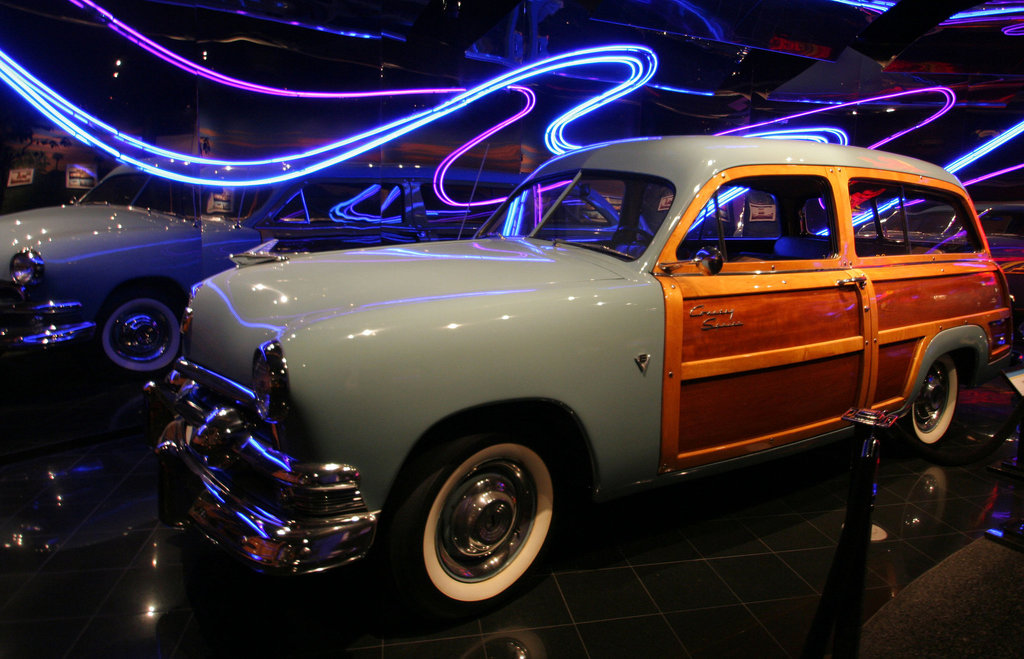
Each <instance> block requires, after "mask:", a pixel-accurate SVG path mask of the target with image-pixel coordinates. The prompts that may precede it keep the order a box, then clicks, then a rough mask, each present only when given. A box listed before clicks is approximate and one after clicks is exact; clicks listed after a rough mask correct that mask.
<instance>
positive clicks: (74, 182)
mask: <svg viewBox="0 0 1024 659" xmlns="http://www.w3.org/2000/svg"><path fill="white" fill-rule="evenodd" d="M65 180H66V181H67V182H66V185H67V187H68V188H69V189H71V190H89V189H91V188H92V187H93V186H95V185H96V168H95V167H89V166H88V165H68V170H67V175H66V177H65Z"/></svg>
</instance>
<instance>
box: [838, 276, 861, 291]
mask: <svg viewBox="0 0 1024 659" xmlns="http://www.w3.org/2000/svg"><path fill="white" fill-rule="evenodd" d="M854 285H856V286H857V287H859V288H860V289H861V290H863V289H864V287H865V286H867V285H868V277H867V275H857V276H856V277H850V278H849V279H840V280H838V281H836V286H840V287H842V286H854Z"/></svg>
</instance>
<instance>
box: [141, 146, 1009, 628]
mask: <svg viewBox="0 0 1024 659" xmlns="http://www.w3.org/2000/svg"><path fill="white" fill-rule="evenodd" d="M254 260H259V259H254ZM267 261H268V262H266V263H262V264H258V265H252V266H248V267H239V268H236V269H234V270H229V271H226V272H223V273H221V274H218V275H216V276H214V277H212V278H210V279H207V280H205V282H204V283H203V284H202V285H201V286H200V287H198V288H197V289H196V290H195V291H194V296H193V299H192V300H191V302H190V304H189V309H188V311H187V315H186V319H185V320H184V323H183V326H184V329H183V331H184V335H183V341H182V342H183V346H184V352H183V357H182V358H181V359H180V360H179V361H178V362H177V364H176V369H175V371H174V372H172V374H171V375H170V376H169V377H168V378H167V379H166V380H165V381H164V382H162V383H160V384H151V385H149V387H148V392H149V398H150V401H151V412H150V418H151V421H150V425H151V430H150V433H151V438H152V441H153V442H154V444H155V446H156V450H157V452H158V454H159V456H160V458H161V465H162V471H161V515H162V518H163V519H164V521H165V522H168V523H172V524H185V523H187V524H191V525H193V526H194V527H196V528H197V529H199V530H200V531H201V532H202V533H204V534H205V535H206V536H207V537H208V538H209V539H211V540H212V541H213V542H215V543H217V544H218V545H220V546H222V547H223V548H224V549H226V550H227V551H228V552H230V553H232V554H234V555H235V556H236V557H238V558H240V559H241V560H243V561H245V562H246V563H248V564H249V565H250V566H252V567H253V568H255V569H257V570H259V571H264V572H272V573H303V572H311V571H318V570H323V569H326V568H330V567H332V566H335V565H339V564H342V563H346V562H348V561H351V560H353V559H358V558H361V557H363V556H365V555H367V554H368V553H369V552H370V551H371V550H372V551H373V552H376V553H377V554H378V557H379V558H381V559H383V560H382V561H381V562H382V564H383V565H386V566H387V570H386V572H387V578H388V581H389V583H390V584H391V586H392V587H394V589H395V590H396V592H398V593H400V594H401V597H402V598H403V600H404V601H406V602H408V603H409V604H411V605H412V606H414V607H415V608H417V609H418V610H420V611H423V612H426V613H429V614H432V615H441V616H452V615H460V614H465V613H469V612H474V611H477V610H479V609H480V608H482V607H484V606H486V605H488V604H491V603H493V602H494V601H496V600H498V599H500V598H503V597H505V596H507V595H508V593H509V592H510V591H512V589H513V587H514V586H515V585H516V583H517V582H520V580H521V577H522V576H523V575H524V574H525V573H526V572H527V570H528V569H529V568H530V567H531V565H532V564H533V563H534V562H535V561H536V560H537V558H538V556H539V554H540V552H541V549H542V548H543V546H544V544H545V541H546V539H547V537H548V535H549V530H550V529H551V525H552V523H553V522H554V521H555V520H556V519H557V516H558V514H559V513H560V512H561V506H562V505H563V503H564V501H565V500H566V499H570V498H572V493H573V491H585V492H589V493H590V494H591V495H592V497H593V498H595V499H597V500H606V499H609V498H611V497H617V496H621V495H625V494H628V493H631V492H635V491H637V490H640V489H644V488H650V487H654V486H658V485H663V484H668V483H673V482H677V481H679V480H680V479H682V478H687V477H691V476H696V475H701V474H708V473H714V472H716V471H719V470H722V469H727V468H734V467H738V466H742V465H745V464H749V463H750V462H752V461H757V460H762V459H765V458H768V457H773V456H778V455H782V454H786V453H788V452H791V451H794V450H798V449H803V448H807V447H810V446H813V445H816V444H819V443H822V442H826V441H831V440H836V439H839V438H843V437H847V436H849V435H850V434H851V433H852V427H851V425H850V424H849V423H848V422H846V421H844V420H843V418H842V417H843V415H844V413H845V412H847V411H848V410H850V409H851V408H858V409H873V410H883V411H886V412H895V411H897V410H902V409H905V408H909V412H908V413H907V414H906V416H905V417H904V418H903V419H902V420H901V423H902V424H903V428H904V436H905V437H906V438H907V440H908V441H909V442H911V443H912V444H913V445H915V446H916V447H917V448H919V449H920V450H921V451H922V452H923V453H925V454H926V455H929V456H930V457H933V458H935V459H938V460H945V461H957V460H967V459H972V458H976V457H978V456H979V455H980V451H981V450H988V448H989V447H975V446H970V445H968V446H966V447H962V446H959V445H958V444H957V442H956V441H955V440H956V438H955V437H952V435H954V434H955V433H952V432H951V430H950V428H951V426H950V422H951V418H952V416H953V413H954V410H955V408H956V399H957V390H958V388H959V386H961V385H970V384H973V383H978V382H982V381H984V380H986V379H987V378H989V377H991V376H993V375H994V374H996V373H998V371H999V370H1000V368H1001V367H1002V366H1003V365H1004V364H1005V362H1006V361H1007V359H1008V356H1009V353H1010V338H1011V327H1010V322H1009V320H1010V298H1009V295H1008V293H1007V286H1006V282H1005V280H1004V278H1003V276H1002V274H1001V273H1000V271H999V270H998V268H997V267H996V265H995V264H994V263H993V261H992V259H991V257H990V255H989V253H988V250H987V247H986V244H985V239H984V235H983V234H982V233H981V232H980V230H979V226H978V220H977V216H976V215H975V214H974V211H973V210H972V208H971V204H970V201H969V199H968V197H967V195H966V193H965V192H964V189H963V187H962V186H961V185H960V184H959V183H958V181H957V180H956V179H955V178H954V177H953V176H952V175H950V174H949V173H947V172H945V171H944V170H942V169H941V168H939V167H936V166H934V165H931V164H928V163H925V162H922V161H919V160H915V159H911V158H906V157H903V156H899V155H894V154H889V153H882V152H878V151H871V150H865V149H859V148H850V147H838V146H832V145H821V144H809V143H802V142H784V141H773V140H760V139H744V138H704V137H673V138H660V139H659V138H653V139H642V140H632V141H623V142H617V143H610V144H606V145H599V146H595V147H591V148H585V149H581V150H579V151H576V152H572V153H569V154H567V155H564V156H561V157H558V158H555V159H553V160H551V161H549V162H548V163H546V164H545V165H544V166H542V167H541V168H539V169H538V170H537V171H536V172H534V173H533V174H532V175H531V176H530V177H529V178H528V179H527V180H526V181H525V182H524V183H523V184H522V185H521V186H520V187H519V188H518V189H517V190H516V191H515V192H514V193H513V195H512V196H511V197H509V198H508V200H507V201H506V202H505V203H504V204H503V206H501V207H500V209H499V210H498V211H497V212H496V213H495V215H493V216H492V217H491V219H490V220H489V221H488V222H487V223H485V224H484V226H483V227H482V228H481V229H480V231H479V232H478V233H477V235H476V236H475V237H474V238H473V239H472V240H463V241H455V242H448V243H433V244H421V245H410V246H403V247H378V248H370V249H360V250H354V251H347V252H344V253H340V252H328V253H321V254H311V255H303V256H289V257H281V258H277V259H268V260H267ZM958 451H959V452H958Z"/></svg>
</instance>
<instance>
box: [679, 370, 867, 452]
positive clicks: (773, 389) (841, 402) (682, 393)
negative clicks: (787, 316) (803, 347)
mask: <svg viewBox="0 0 1024 659" xmlns="http://www.w3.org/2000/svg"><path fill="white" fill-rule="evenodd" d="M860 377H861V359H860V355H859V354H853V355H845V356H841V357H836V358H833V359H822V360H818V361H813V362H805V363H801V364H794V365H791V366H787V367H785V368H781V369H764V370H761V371H754V372H750V373H741V374H738V375H730V376H722V377H717V378H709V379H705V380H694V381H688V382H684V383H683V384H682V385H681V386H680V387H679V409H680V423H679V438H678V451H677V453H678V456H679V458H680V459H682V458H683V457H684V455H685V454H687V453H691V452H694V451H700V450H704V449H708V448H710V447H714V446H717V445H720V444H729V443H731V442H735V441H736V440H737V439H741V438H744V439H749V438H762V437H766V436H768V435H771V434H773V433H776V434H780V433H785V432H787V431H791V430H795V429H799V428H800V427H803V426H808V425H811V424H816V423H820V422H821V421H827V420H838V419H839V417H840V416H841V415H842V414H843V413H844V412H845V411H846V410H847V409H848V408H849V406H850V401H853V400H855V399H856V397H857V392H858V390H859V387H860ZM781 382H785V383H787V385H788V386H779V385H780V383H781ZM794 391H800V392H805V393H803V394H802V395H799V396H794ZM812 434H814V432H812V431H809V432H808V433H806V436H810V435H812ZM797 438H798V437H791V438H790V440H792V439H797Z"/></svg>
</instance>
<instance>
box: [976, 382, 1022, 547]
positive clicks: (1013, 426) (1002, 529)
mask: <svg viewBox="0 0 1024 659" xmlns="http://www.w3.org/2000/svg"><path fill="white" fill-rule="evenodd" d="M1003 375H1004V376H1005V377H1006V379H1007V381H1008V382H1009V383H1010V386H1012V387H1013V388H1014V389H1016V390H1017V393H1018V394H1021V395H1024V369H1022V370H1017V371H1010V372H1005V373H1003ZM1014 430H1016V431H1017V455H1016V456H1015V457H1013V458H1011V459H1010V460H1004V461H1003V462H1002V463H1001V464H999V465H990V466H989V470H990V471H994V472H996V473H997V474H999V475H1000V476H1005V477H1007V478H1012V479H1014V480H1024V438H1022V436H1021V433H1024V398H1022V399H1021V400H1019V401H1017V405H1016V406H1014V408H1013V411H1012V412H1010V415H1009V416H1008V417H1007V418H1006V421H1004V422H1003V425H1002V426H1000V427H999V430H997V431H996V435H998V436H1000V437H1003V438H1004V439H1005V438H1007V437H1009V436H1010V433H1011V432H1013V431H1014ZM985 536H986V537H987V538H989V539H991V540H995V541H997V542H1000V543H1002V544H1004V545H1007V546H1009V547H1012V548H1014V549H1016V550H1018V551H1024V519H1015V520H1009V521H1006V522H1003V523H1002V524H1001V525H999V526H998V527H996V528H992V529H989V530H988V531H986V533H985Z"/></svg>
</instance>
